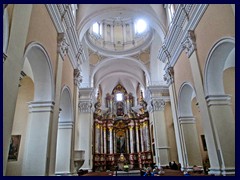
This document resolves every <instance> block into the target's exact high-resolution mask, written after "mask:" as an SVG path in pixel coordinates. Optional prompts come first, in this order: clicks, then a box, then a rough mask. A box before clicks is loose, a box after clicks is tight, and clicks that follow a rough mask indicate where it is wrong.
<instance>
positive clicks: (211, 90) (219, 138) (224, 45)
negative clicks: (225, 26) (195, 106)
mask: <svg viewBox="0 0 240 180" xmlns="http://www.w3.org/2000/svg"><path fill="white" fill-rule="evenodd" d="M234 68H235V39H234V38H223V39H221V40H219V41H218V42H217V43H216V44H215V45H214V46H213V47H212V49H211V50H210V53H209V55H208V57H207V61H206V64H205V69H204V75H205V76H204V87H205V95H206V101H207V104H208V108H209V113H210V118H211V119H210V120H211V123H212V125H213V129H212V131H213V134H214V136H215V141H216V149H217V156H218V162H217V163H216V162H210V164H211V166H213V164H219V167H214V168H213V171H215V169H219V170H220V173H221V174H223V175H227V174H235V118H234V114H233V111H234V110H235V107H234V108H233V106H234V105H233V106H231V101H232V103H234V104H235V101H234V100H233V99H235V90H234V85H235V82H234V81H235V78H234V73H235V69H234ZM228 71H231V73H228ZM226 92H227V93H232V94H230V95H229V94H226Z"/></svg>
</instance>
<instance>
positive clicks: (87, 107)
mask: <svg viewBox="0 0 240 180" xmlns="http://www.w3.org/2000/svg"><path fill="white" fill-rule="evenodd" d="M78 107H79V110H80V112H85V113H90V112H91V107H92V103H91V102H89V101H82V102H79V104H78Z"/></svg>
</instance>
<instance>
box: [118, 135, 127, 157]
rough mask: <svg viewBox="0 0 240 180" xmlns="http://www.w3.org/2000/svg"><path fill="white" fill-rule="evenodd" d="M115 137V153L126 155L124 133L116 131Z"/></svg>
mask: <svg viewBox="0 0 240 180" xmlns="http://www.w3.org/2000/svg"><path fill="white" fill-rule="evenodd" d="M116 137H117V153H126V148H125V147H126V144H125V132H124V131H118V132H117V134H116Z"/></svg>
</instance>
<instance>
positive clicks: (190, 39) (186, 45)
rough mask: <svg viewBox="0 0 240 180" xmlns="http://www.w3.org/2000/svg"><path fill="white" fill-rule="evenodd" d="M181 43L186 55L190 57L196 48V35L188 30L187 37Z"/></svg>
mask: <svg viewBox="0 0 240 180" xmlns="http://www.w3.org/2000/svg"><path fill="white" fill-rule="evenodd" d="M181 44H182V48H183V49H186V54H187V56H188V57H190V56H191V55H192V53H193V52H194V50H196V37H195V34H194V31H193V30H188V34H187V37H186V38H185V39H184V41H183V42H182V43H181Z"/></svg>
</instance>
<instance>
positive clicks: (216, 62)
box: [204, 37, 235, 96]
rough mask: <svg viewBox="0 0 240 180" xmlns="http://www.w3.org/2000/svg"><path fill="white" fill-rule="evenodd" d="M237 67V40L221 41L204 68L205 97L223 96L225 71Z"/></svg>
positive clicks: (227, 39) (226, 39) (215, 46)
mask: <svg viewBox="0 0 240 180" xmlns="http://www.w3.org/2000/svg"><path fill="white" fill-rule="evenodd" d="M229 67H235V39H234V38H232V37H225V38H222V39H220V40H219V41H218V42H217V43H215V45H214V46H213V47H212V49H211V50H210V52H209V54H208V57H207V61H206V64H205V68H204V87H205V96H208V95H223V94H225V92H224V86H223V79H222V78H223V71H224V70H225V69H226V68H229Z"/></svg>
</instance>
